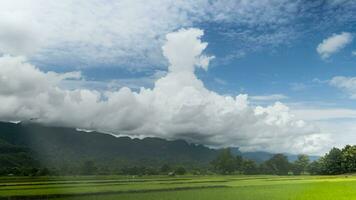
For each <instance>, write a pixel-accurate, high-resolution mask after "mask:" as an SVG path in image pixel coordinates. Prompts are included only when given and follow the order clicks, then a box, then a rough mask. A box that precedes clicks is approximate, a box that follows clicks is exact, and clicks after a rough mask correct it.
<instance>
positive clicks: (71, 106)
mask: <svg viewBox="0 0 356 200" xmlns="http://www.w3.org/2000/svg"><path fill="white" fill-rule="evenodd" d="M202 35H203V31H202V30H199V29H181V30H179V31H177V32H174V33H170V34H168V35H167V37H166V42H165V44H164V46H163V48H162V49H163V54H164V55H165V56H166V57H167V59H168V60H169V62H170V65H169V67H168V71H169V72H168V73H167V74H166V75H165V76H163V77H161V78H159V79H158V80H157V81H156V82H155V84H154V87H153V89H146V88H141V90H140V91H139V92H133V91H131V90H130V89H129V88H127V87H123V88H120V89H118V90H116V91H104V92H98V91H95V90H86V89H74V90H68V89H63V88H61V87H60V85H61V82H62V81H64V80H65V79H81V77H80V73H78V72H75V73H69V74H68V73H67V74H58V73H53V72H48V73H44V72H42V71H40V70H39V69H38V68H36V67H35V66H33V65H31V64H29V63H28V62H27V61H26V60H24V59H23V58H21V57H13V56H3V57H1V58H0V102H1V107H0V120H8V121H17V120H28V119H31V118H35V119H37V121H38V122H40V123H46V124H55V125H61V126H70V127H77V128H80V129H86V130H102V131H105V132H112V133H117V134H121V135H122V134H126V135H131V136H138V137H142V136H156V137H163V138H169V139H175V138H182V139H187V140H189V141H192V142H199V143H203V144H208V145H211V146H216V147H218V146H231V145H233V146H239V147H240V148H241V149H242V150H265V151H273V152H286V151H287V152H294V153H295V152H304V153H316V152H322V151H324V148H325V147H326V148H328V146H327V145H328V136H327V135H324V134H321V133H320V130H319V129H318V128H317V127H315V126H314V125H312V124H309V123H307V122H305V121H302V120H298V119H296V118H295V117H294V116H293V115H292V114H291V113H290V111H289V108H288V107H287V106H286V105H284V104H282V103H279V102H277V103H275V104H273V105H270V106H267V107H261V106H257V107H254V106H251V105H249V101H248V96H247V95H244V94H240V95H237V96H235V97H234V96H223V95H219V94H217V93H215V92H213V91H209V90H208V89H207V88H205V86H204V84H203V82H202V81H201V80H199V79H198V78H197V77H196V76H195V74H194V71H195V68H196V67H204V68H206V69H207V65H208V63H209V59H206V58H209V57H208V56H206V55H204V54H202V52H203V51H204V49H205V48H206V47H207V43H203V42H201V40H200V38H201V37H202ZM202 58H204V59H205V63H204V64H203V65H202V63H201V62H199V61H200V60H201V59H202Z"/></svg>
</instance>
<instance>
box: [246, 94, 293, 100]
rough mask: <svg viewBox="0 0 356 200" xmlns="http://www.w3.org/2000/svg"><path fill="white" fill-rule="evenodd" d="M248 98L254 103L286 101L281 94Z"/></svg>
mask: <svg viewBox="0 0 356 200" xmlns="http://www.w3.org/2000/svg"><path fill="white" fill-rule="evenodd" d="M249 98H250V99H251V100H254V101H278V100H283V99H288V97H287V96H286V95H283V94H271V95H262V96H251V97H249Z"/></svg>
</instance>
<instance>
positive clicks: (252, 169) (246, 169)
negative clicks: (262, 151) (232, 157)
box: [242, 159, 258, 174]
mask: <svg viewBox="0 0 356 200" xmlns="http://www.w3.org/2000/svg"><path fill="white" fill-rule="evenodd" d="M242 172H243V173H244V174H258V166H257V164H256V162H255V161H253V160H247V159H244V160H243V161H242Z"/></svg>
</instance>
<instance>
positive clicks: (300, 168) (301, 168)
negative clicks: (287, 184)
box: [292, 154, 310, 175]
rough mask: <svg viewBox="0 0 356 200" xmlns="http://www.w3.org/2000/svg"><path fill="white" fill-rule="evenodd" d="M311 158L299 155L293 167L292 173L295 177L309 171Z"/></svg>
mask: <svg viewBox="0 0 356 200" xmlns="http://www.w3.org/2000/svg"><path fill="white" fill-rule="evenodd" d="M309 162H310V160H309V156H307V155H305V154H301V155H298V158H297V160H296V161H294V163H293V166H292V171H293V174H294V175H300V174H301V173H303V172H305V171H307V167H308V165H309Z"/></svg>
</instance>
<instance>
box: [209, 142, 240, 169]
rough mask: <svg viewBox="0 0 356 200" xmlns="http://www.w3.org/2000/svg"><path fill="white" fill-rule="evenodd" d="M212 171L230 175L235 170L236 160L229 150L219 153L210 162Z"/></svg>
mask: <svg viewBox="0 0 356 200" xmlns="http://www.w3.org/2000/svg"><path fill="white" fill-rule="evenodd" d="M211 164H212V165H213V167H214V169H215V170H216V171H217V172H219V173H222V174H230V173H232V172H234V171H235V170H236V168H237V167H236V159H235V157H234V156H233V155H232V154H231V151H230V149H229V148H227V149H223V150H221V151H220V153H219V155H218V156H217V157H216V158H215V159H214V160H213V161H212V162H211Z"/></svg>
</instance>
